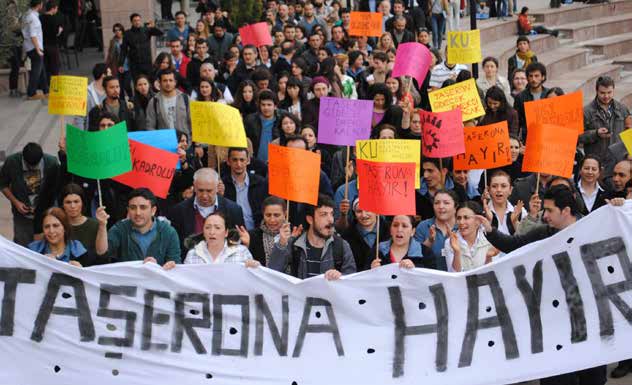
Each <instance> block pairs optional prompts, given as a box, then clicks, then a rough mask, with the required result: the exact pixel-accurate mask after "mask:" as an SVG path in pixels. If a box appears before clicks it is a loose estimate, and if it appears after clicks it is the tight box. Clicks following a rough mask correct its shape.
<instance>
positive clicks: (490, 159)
mask: <svg viewBox="0 0 632 385" xmlns="http://www.w3.org/2000/svg"><path fill="white" fill-rule="evenodd" d="M463 131H464V134H465V153H464V154H459V155H457V156H455V157H454V169H455V170H474V169H490V168H496V167H502V166H506V165H508V164H511V153H510V151H509V129H508V127H507V121H506V120H503V121H502V122H499V123H493V124H489V125H487V126H478V127H465V128H464V129H463Z"/></svg>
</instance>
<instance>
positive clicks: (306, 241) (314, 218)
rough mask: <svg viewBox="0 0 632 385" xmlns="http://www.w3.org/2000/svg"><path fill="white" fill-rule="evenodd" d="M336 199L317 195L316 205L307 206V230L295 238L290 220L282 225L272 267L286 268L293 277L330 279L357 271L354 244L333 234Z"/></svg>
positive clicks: (271, 255)
mask: <svg viewBox="0 0 632 385" xmlns="http://www.w3.org/2000/svg"><path fill="white" fill-rule="evenodd" d="M334 205H335V204H334V201H333V200H332V199H331V198H330V197H328V196H326V195H322V194H321V195H319V196H318V204H317V205H316V206H312V205H308V206H307V207H306V210H305V211H306V215H305V217H306V220H307V223H308V225H309V228H308V230H307V232H305V233H303V234H302V235H300V236H299V237H298V238H292V229H291V226H290V224H289V223H285V224H284V225H283V226H282V227H281V231H280V233H279V240H278V241H277V242H275V243H274V247H273V249H272V253H271V254H270V265H269V267H270V268H271V269H273V270H276V271H281V272H284V271H287V270H288V269H289V271H290V274H291V275H293V276H294V277H297V278H301V279H305V278H310V277H314V276H317V275H320V274H325V279H327V280H337V279H339V278H340V277H341V276H342V275H343V274H345V275H346V274H352V273H355V272H356V264H355V260H354V258H353V253H352V252H351V247H349V244H348V243H347V241H345V240H344V239H342V238H340V237H339V236H337V235H335V234H334Z"/></svg>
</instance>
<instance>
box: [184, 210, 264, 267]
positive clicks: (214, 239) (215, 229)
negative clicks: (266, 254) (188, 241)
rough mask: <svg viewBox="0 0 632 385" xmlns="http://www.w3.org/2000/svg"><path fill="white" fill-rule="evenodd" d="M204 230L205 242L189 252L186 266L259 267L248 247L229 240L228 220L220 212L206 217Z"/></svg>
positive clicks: (185, 261) (185, 260)
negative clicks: (225, 264)
mask: <svg viewBox="0 0 632 385" xmlns="http://www.w3.org/2000/svg"><path fill="white" fill-rule="evenodd" d="M202 229H203V230H202V231H203V234H204V240H203V241H201V242H200V243H198V244H197V245H195V247H194V248H193V249H191V250H189V252H188V253H187V256H186V258H185V259H184V263H185V264H196V263H212V264H217V263H243V264H245V265H246V267H257V266H259V262H257V261H255V260H254V259H252V254H250V251H249V250H248V248H247V247H246V246H244V245H242V244H240V243H236V242H232V241H231V240H229V239H228V229H227V228H226V219H225V218H224V214H222V213H221V212H220V211H215V212H214V213H212V214H211V215H209V216H208V217H206V219H205V220H204V226H203V228H202Z"/></svg>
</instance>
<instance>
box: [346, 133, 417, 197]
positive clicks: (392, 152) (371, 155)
mask: <svg viewBox="0 0 632 385" xmlns="http://www.w3.org/2000/svg"><path fill="white" fill-rule="evenodd" d="M420 152H421V146H420V144H419V140H417V139H389V140H384V139H372V140H358V141H357V142H356V158H357V159H363V160H370V161H374V162H389V163H392V162H399V163H408V162H410V163H415V188H416V189H418V188H419V186H420V185H421V154H420Z"/></svg>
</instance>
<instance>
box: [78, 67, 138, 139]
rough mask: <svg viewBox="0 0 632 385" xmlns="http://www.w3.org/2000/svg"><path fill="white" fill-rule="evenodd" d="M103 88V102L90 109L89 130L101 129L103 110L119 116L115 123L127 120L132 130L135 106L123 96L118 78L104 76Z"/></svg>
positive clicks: (128, 126)
mask: <svg viewBox="0 0 632 385" xmlns="http://www.w3.org/2000/svg"><path fill="white" fill-rule="evenodd" d="M103 88H104V89H105V99H104V100H103V103H101V104H97V105H96V106H95V107H93V108H92V109H91V110H90V113H89V114H88V131H99V120H100V119H99V116H100V115H101V114H102V113H103V112H108V113H110V114H111V115H112V116H115V117H116V118H117V120H116V122H115V123H120V122H122V121H125V122H126V123H127V129H128V130H131V129H132V127H133V125H132V112H131V111H130V110H131V108H130V107H133V106H132V105H131V103H129V104H130V105H128V102H126V101H125V99H123V98H121V86H120V84H119V80H118V78H116V77H114V76H106V77H105V78H103Z"/></svg>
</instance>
